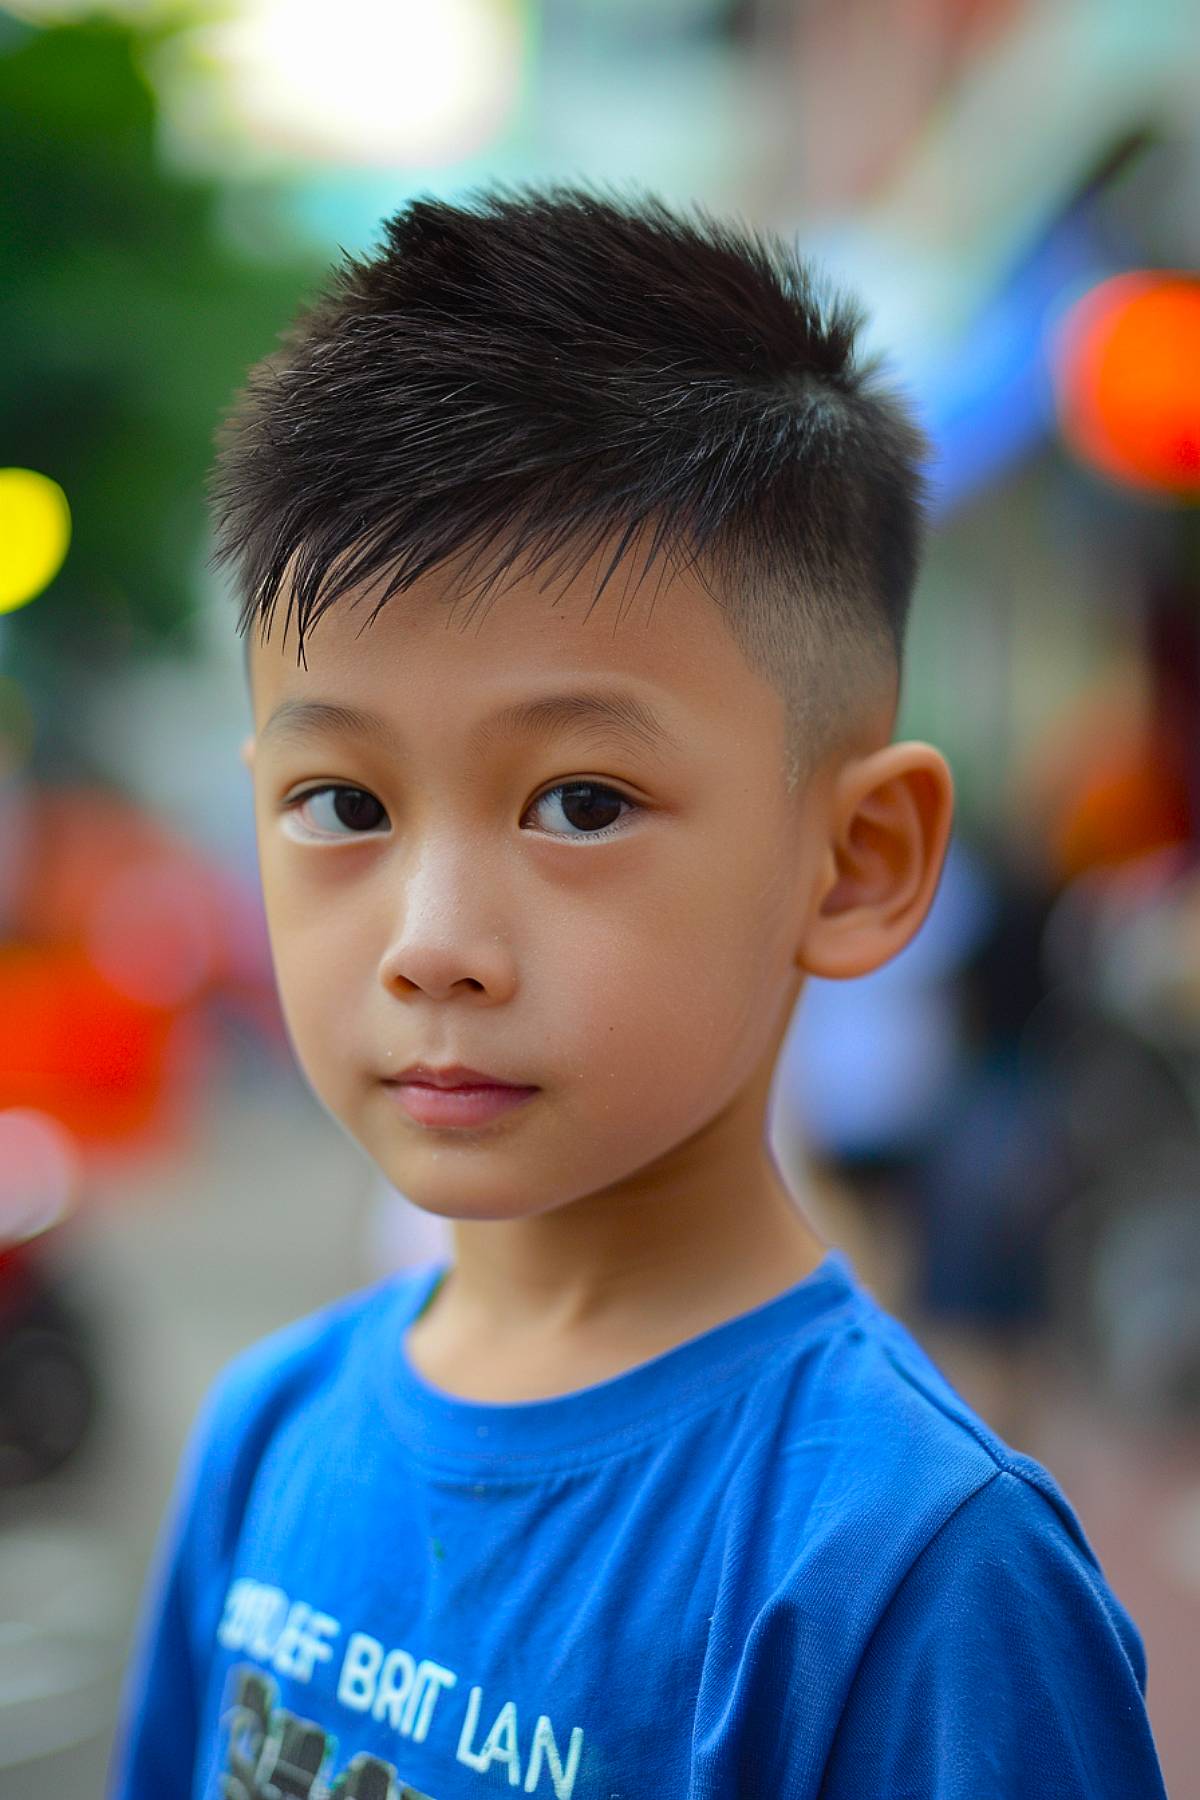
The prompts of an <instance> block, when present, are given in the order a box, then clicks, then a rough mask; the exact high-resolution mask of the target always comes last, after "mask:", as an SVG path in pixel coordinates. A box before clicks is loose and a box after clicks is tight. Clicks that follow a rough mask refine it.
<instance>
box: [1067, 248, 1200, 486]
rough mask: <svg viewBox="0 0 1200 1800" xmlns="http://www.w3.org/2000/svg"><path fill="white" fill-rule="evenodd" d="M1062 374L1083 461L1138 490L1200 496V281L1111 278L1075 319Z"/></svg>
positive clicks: (1071, 431)
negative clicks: (1138, 488)
mask: <svg viewBox="0 0 1200 1800" xmlns="http://www.w3.org/2000/svg"><path fill="white" fill-rule="evenodd" d="M1055 376H1056V385H1057V390H1058V407H1059V417H1060V421H1061V424H1062V429H1063V433H1064V436H1065V437H1066V439H1067V441H1068V442H1069V443H1070V445H1071V447H1072V448H1073V449H1074V450H1075V451H1076V452H1077V454H1078V455H1080V456H1081V457H1083V458H1084V459H1085V460H1086V461H1088V462H1090V463H1092V464H1094V465H1095V466H1096V467H1097V468H1099V469H1101V470H1102V471H1103V472H1104V473H1105V474H1106V475H1110V476H1112V477H1113V478H1115V479H1116V480H1118V481H1121V482H1126V483H1128V484H1130V485H1132V486H1134V487H1140V488H1148V489H1154V490H1156V491H1158V492H1166V493H1172V494H1177V495H1181V496H1191V497H1193V498H1195V497H1198V496H1200V278H1198V277H1196V276H1193V275H1186V274H1155V273H1139V274H1131V275H1118V276H1114V277H1113V278H1112V279H1111V280H1109V281H1103V282H1101V283H1100V285H1099V286H1098V287H1095V288H1093V289H1092V290H1091V292H1090V293H1088V294H1086V295H1085V296H1084V298H1083V299H1082V300H1080V301H1079V302H1078V303H1077V305H1075V306H1074V307H1073V308H1072V309H1071V312H1070V313H1069V314H1068V316H1067V318H1066V320H1065V323H1064V325H1063V328H1062V332H1061V336H1060V339H1059V343H1058V353H1057V358H1056V368H1055Z"/></svg>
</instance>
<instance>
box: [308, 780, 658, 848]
mask: <svg viewBox="0 0 1200 1800" xmlns="http://www.w3.org/2000/svg"><path fill="white" fill-rule="evenodd" d="M548 802H553V803H554V804H553V805H548ZM622 807H624V808H625V809H626V811H628V812H637V811H638V810H639V807H638V803H637V801H636V800H629V799H627V798H626V797H625V795H624V794H619V793H618V792H617V790H616V788H611V787H608V786H606V785H605V784H604V783H603V782H599V781H560V782H559V784H558V786H557V787H552V788H547V789H546V791H545V793H544V794H539V796H538V798H537V799H536V800H535V801H534V802H533V805H532V806H531V807H530V809H529V813H530V814H532V813H534V812H536V811H538V810H539V809H543V810H544V812H545V813H547V814H551V815H554V814H557V816H558V818H559V819H565V821H566V823H567V825H568V826H569V827H570V828H571V829H570V830H569V831H567V832H562V833H556V832H555V831H554V829H553V827H548V828H547V829H549V831H550V835H551V836H554V835H561V836H566V837H612V836H614V835H615V834H616V832H617V830H618V829H619V826H618V823H617V822H618V820H619V819H621V818H622V817H623V816H624V815H623V814H622V813H621V811H620V810H619V809H620V808H622ZM286 810H287V811H288V812H294V813H295V814H296V815H297V817H298V818H299V819H300V822H301V826H302V833H301V835H303V836H304V837H308V838H332V839H336V838H342V839H343V840H344V839H346V838H348V837H364V836H367V835H368V834H371V833H374V832H376V831H377V830H378V827H379V826H380V824H381V823H386V821H387V814H386V813H385V812H384V810H383V807H382V806H381V805H380V803H379V801H378V800H376V798H375V796H374V795H373V794H368V793H367V791H366V789H365V788H358V787H349V786H346V785H344V784H340V783H337V782H327V783H326V784H325V785H324V786H323V787H315V788H309V789H308V790H307V791H306V792H305V793H303V794H296V795H295V796H294V797H293V798H292V799H291V800H289V801H287V802H286ZM527 816H528V815H527Z"/></svg>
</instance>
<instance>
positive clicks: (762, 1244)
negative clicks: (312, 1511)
mask: <svg viewBox="0 0 1200 1800" xmlns="http://www.w3.org/2000/svg"><path fill="white" fill-rule="evenodd" d="M706 1135H707V1134H701V1137H700V1138H698V1139H696V1140H693V1142H692V1144H691V1146H681V1147H680V1150H681V1151H682V1152H683V1155H682V1156H681V1155H680V1154H679V1153H678V1152H677V1153H676V1154H675V1155H673V1156H672V1158H671V1160H670V1166H669V1167H663V1168H657V1169H655V1170H653V1171H648V1172H646V1175H645V1177H644V1178H643V1179H642V1180H641V1181H639V1182H634V1183H629V1182H626V1183H623V1184H622V1186H621V1188H620V1189H619V1190H618V1191H616V1192H603V1193H599V1194H592V1195H588V1196H586V1197H585V1198H584V1199H582V1200H579V1201H576V1202H574V1203H573V1204H571V1205H567V1206H562V1207H558V1208H556V1209H555V1210H553V1211H552V1212H548V1213H543V1214H540V1215H537V1216H535V1217H531V1218H522V1219H507V1220H456V1221H454V1224H453V1233H454V1246H455V1253H454V1258H453V1264H452V1267H451V1269H450V1271H449V1273H448V1275H447V1276H446V1279H445V1280H444V1281H443V1282H442V1284H441V1286H440V1288H439V1289H438V1291H437V1293H436V1294H435V1296H434V1298H433V1300H432V1301H431V1302H430V1304H429V1306H428V1307H427V1308H426V1310H425V1312H424V1313H423V1314H422V1315H421V1317H420V1318H419V1319H418V1321H417V1322H416V1324H415V1325H414V1326H413V1327H412V1328H411V1330H410V1332H409V1335H408V1349H409V1353H410V1356H411V1359H412V1361H413V1362H414V1363H415V1365H416V1366H417V1368H418V1369H420V1370H421V1371H422V1372H423V1373H424V1374H426V1375H427V1376H428V1377H429V1378H430V1379H431V1380H432V1381H434V1382H435V1383H436V1384H437V1385H439V1386H443V1387H446V1388H449V1389H450V1390H451V1391H453V1392H458V1393H460V1394H461V1395H462V1397H464V1398H469V1399H478V1400H485V1399H492V1400H510V1399H511V1400H517V1399H522V1398H528V1399H532V1398H538V1397H542V1396H543V1395H548V1394H550V1393H555V1392H566V1391H569V1390H570V1389H571V1388H574V1387H579V1386H586V1385H588V1384H589V1383H590V1382H592V1381H599V1380H604V1379H606V1378H608V1377H609V1376H612V1375H615V1374H617V1373H620V1372H621V1371H622V1370H623V1369H626V1368H630V1367H633V1366H634V1365H635V1364H636V1363H639V1362H642V1361H645V1360H647V1359H648V1358H649V1357H652V1356H655V1355H659V1354H662V1353H663V1352H664V1351H666V1350H668V1349H670V1348H672V1347H673V1346H674V1345H675V1344H678V1343H682V1342H684V1341H685V1340H686V1339H688V1338H691V1337H695V1336H698V1335H699V1334H700V1333H701V1332H704V1331H707V1330H709V1329H711V1328H713V1327H714V1326H716V1325H719V1324H721V1323H722V1322H724V1321H725V1320H726V1319H730V1318H733V1317H736V1316H737V1315H738V1314H740V1313H743V1312H748V1311H750V1310H751V1309H752V1308H753V1307H755V1306H759V1305H763V1304H765V1303H766V1302H767V1301H769V1300H771V1299H773V1298H775V1297H776V1296H777V1295H778V1294H781V1293H784V1292H785V1291H786V1290H787V1289H788V1288H791V1287H793V1286H795V1284H796V1283H797V1282H798V1281H801V1280H803V1279H804V1277H805V1276H807V1275H809V1274H811V1273H812V1271H813V1269H815V1268H816V1266H817V1264H818V1263H819V1262H821V1260H822V1259H823V1257H824V1256H825V1255H826V1253H827V1251H828V1248H829V1246H828V1245H827V1244H826V1243H825V1242H824V1241H823V1240H822V1239H821V1238H820V1237H819V1236H818V1235H817V1233H816V1232H815V1231H814V1230H813V1229H812V1227H811V1226H810V1225H809V1224H808V1222H807V1221H806V1219H805V1217H804V1215H803V1213H802V1211H801V1210H800V1206H799V1204H798V1203H797V1200H796V1198H795V1197H794V1196H793V1195H792V1194H791V1193H790V1192H789V1190H788V1188H787V1186H786V1185H785V1183H784V1181H783V1179H782V1177H781V1176H780V1174H779V1171H778V1170H777V1168H776V1167H775V1164H774V1162H773V1160H772V1159H771V1157H770V1155H769V1153H768V1152H767V1150H766V1149H765V1147H763V1146H761V1144H760V1147H759V1154H758V1155H757V1157H755V1158H754V1159H753V1161H752V1162H750V1164H749V1165H747V1163H746V1161H745V1160H743V1161H742V1162H741V1165H740V1167H734V1166H729V1167H727V1168H726V1169H725V1170H724V1171H722V1170H721V1169H719V1168H715V1167H714V1166H713V1161H712V1157H711V1152H712V1151H713V1150H714V1149H716V1145H715V1144H712V1143H710V1144H708V1145H707V1147H706V1146H705V1144H704V1143H703V1141H702V1139H703V1137H704V1136H706ZM706 1148H707V1151H708V1152H709V1155H708V1156H707V1157H706V1155H705V1151H706ZM692 1163H694V1164H695V1166H694V1167H690V1168H689V1164H692ZM689 1177H690V1178H689Z"/></svg>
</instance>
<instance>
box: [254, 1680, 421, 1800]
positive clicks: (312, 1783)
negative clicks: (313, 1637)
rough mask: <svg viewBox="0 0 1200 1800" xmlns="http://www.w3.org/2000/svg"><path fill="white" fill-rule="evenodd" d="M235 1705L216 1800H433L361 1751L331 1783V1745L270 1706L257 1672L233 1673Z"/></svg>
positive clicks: (313, 1727) (274, 1694)
mask: <svg viewBox="0 0 1200 1800" xmlns="http://www.w3.org/2000/svg"><path fill="white" fill-rule="evenodd" d="M232 1686H233V1704H232V1706H230V1708H229V1709H228V1711H227V1712H226V1714H225V1723H226V1726H227V1728H228V1731H229V1747H228V1752H227V1756H226V1763H225V1773H224V1774H223V1775H222V1777H221V1800H284V1797H285V1796H287V1797H288V1800H316V1796H317V1795H318V1794H321V1795H325V1794H327V1795H329V1796H330V1800H432V1796H431V1795H429V1794H423V1793H421V1792H420V1790H419V1789H417V1788H415V1787H409V1785H408V1783H407V1782H404V1781H401V1780H400V1777H399V1774H398V1772H397V1770H396V1769H395V1767H394V1766H393V1765H392V1764H391V1763H388V1762H384V1761H383V1760H382V1758H380V1757H378V1756H368V1755H366V1754H365V1753H364V1752H360V1753H359V1754H358V1755H357V1756H354V1757H352V1758H351V1760H350V1762H349V1763H348V1764H347V1765H346V1767H345V1769H343V1770H342V1772H341V1774H339V1775H336V1776H335V1777H334V1779H333V1785H332V1786H330V1785H329V1775H330V1772H331V1771H330V1765H331V1764H332V1762H333V1758H334V1756H335V1754H336V1749H337V1741H336V1739H335V1738H332V1737H330V1735H329V1734H328V1733H327V1732H326V1731H324V1730H323V1729H322V1727H321V1726H320V1725H317V1724H315V1723H314V1722H313V1720H311V1719H299V1718H297V1717H296V1715H295V1713H291V1712H288V1711H286V1710H285V1709H284V1708H282V1707H279V1706H277V1705H276V1704H275V1702H276V1700H277V1698H278V1694H279V1690H278V1688H277V1687H276V1685H275V1683H274V1682H273V1681H272V1680H271V1678H270V1677H269V1676H267V1675H264V1674H263V1673H262V1672H261V1670H259V1669H256V1668H254V1667H253V1666H252V1665H251V1664H248V1663H243V1664H242V1665H241V1666H240V1667H238V1668H236V1669H235V1670H234V1671H233V1678H232Z"/></svg>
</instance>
